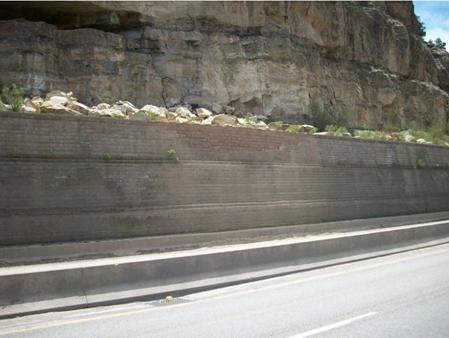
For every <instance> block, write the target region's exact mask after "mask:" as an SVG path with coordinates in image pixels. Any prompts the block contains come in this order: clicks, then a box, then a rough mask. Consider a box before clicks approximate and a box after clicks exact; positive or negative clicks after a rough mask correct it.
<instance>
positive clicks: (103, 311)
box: [63, 304, 148, 318]
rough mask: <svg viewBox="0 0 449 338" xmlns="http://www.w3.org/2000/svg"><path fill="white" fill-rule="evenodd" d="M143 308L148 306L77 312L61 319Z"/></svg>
mask: <svg viewBox="0 0 449 338" xmlns="http://www.w3.org/2000/svg"><path fill="white" fill-rule="evenodd" d="M144 308H148V305H145V304H138V305H133V306H124V307H120V308H113V309H106V310H99V311H91V312H79V313H74V314H70V315H65V316H63V317H64V318H75V317H84V316H90V315H98V314H101V313H109V312H117V311H124V310H126V311H129V310H134V309H144Z"/></svg>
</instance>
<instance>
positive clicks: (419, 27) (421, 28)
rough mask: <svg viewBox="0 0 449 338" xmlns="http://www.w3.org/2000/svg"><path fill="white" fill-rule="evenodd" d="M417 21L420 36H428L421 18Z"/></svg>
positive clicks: (417, 18)
mask: <svg viewBox="0 0 449 338" xmlns="http://www.w3.org/2000/svg"><path fill="white" fill-rule="evenodd" d="M416 20H418V34H419V36H420V37H424V36H425V35H426V26H425V25H424V22H422V21H421V18H420V17H419V16H417V17H416Z"/></svg>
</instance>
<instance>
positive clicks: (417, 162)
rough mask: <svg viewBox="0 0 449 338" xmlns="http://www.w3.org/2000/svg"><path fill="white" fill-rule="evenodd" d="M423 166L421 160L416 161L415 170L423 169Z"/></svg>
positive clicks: (423, 162) (424, 163) (423, 163)
mask: <svg viewBox="0 0 449 338" xmlns="http://www.w3.org/2000/svg"><path fill="white" fill-rule="evenodd" d="M425 166H426V162H425V161H424V160H422V159H417V160H416V165H415V168H417V169H421V168H424V167H425Z"/></svg>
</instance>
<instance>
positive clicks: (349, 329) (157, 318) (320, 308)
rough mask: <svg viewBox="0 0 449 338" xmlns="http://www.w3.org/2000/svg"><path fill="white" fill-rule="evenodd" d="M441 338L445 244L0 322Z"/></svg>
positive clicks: (27, 326)
mask: <svg viewBox="0 0 449 338" xmlns="http://www.w3.org/2000/svg"><path fill="white" fill-rule="evenodd" d="M2 336H7V337H46V338H48V337H128V338H132V337H195V338H198V337H295V338H300V337H395V338H398V337H426V338H427V337H449V245H440V246H436V247H432V248H427V249H422V250H416V251H410V252H407V253H402V254H396V255H392V256H386V257H382V258H376V259H370V260H366V261H361V262H356V263H351V264H345V265H339V266H335V267H331V268H326V269H319V270H314V271H309V272H303V273H297V274H292V275H288V276H284V277H279V278H272V279H268V280H264V281H259V282H254V283H247V284H242V285H238V286H233V287H227V288H222V289H218V290H213V291H207V292H201V293H196V294H191V295H186V296H184V297H181V298H175V299H174V300H173V301H168V302H167V301H154V302H141V303H130V304H123V305H116V306H108V307H96V308H90V309H83V310H76V311H67V312H59V313H50V314H42V315H34V316H27V317H22V318H16V319H8V320H3V321H0V337H2Z"/></svg>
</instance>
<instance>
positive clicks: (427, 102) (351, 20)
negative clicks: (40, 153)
mask: <svg viewBox="0 0 449 338" xmlns="http://www.w3.org/2000/svg"><path fill="white" fill-rule="evenodd" d="M5 6H7V7H8V6H9V7H8V8H7V9H8V10H7V11H6V12H7V14H2V15H1V16H0V18H1V19H3V20H1V21H0V56H1V57H0V82H1V83H13V82H16V83H18V84H20V85H21V86H23V87H24V88H25V89H26V91H27V94H29V95H39V94H42V93H44V92H47V91H49V90H52V89H55V88H58V89H61V90H65V91H73V93H74V95H75V96H76V97H77V98H78V99H79V100H80V101H81V102H83V103H85V104H87V105H95V104H98V103H100V102H111V103H112V102H116V101H117V100H126V101H131V102H133V103H135V104H137V105H138V106H141V105H144V104H147V103H149V102H151V103H152V104H154V105H158V106H165V107H167V108H170V107H173V106H178V105H186V106H190V107H191V108H193V109H195V108H196V107H205V108H208V109H210V110H213V111H214V112H218V113H220V112H225V113H229V112H231V111H232V112H234V113H235V114H236V115H239V113H252V114H258V115H265V116H267V117H269V118H270V119H271V120H279V119H282V120H285V121H287V122H302V123H304V122H312V124H313V122H314V120H316V119H317V118H319V117H320V116H323V115H324V116H333V117H335V116H338V117H339V118H340V119H342V120H344V121H345V124H346V125H347V126H351V127H356V126H359V125H362V124H363V125H367V126H369V127H372V128H382V127H392V126H394V127H407V126H408V124H409V123H410V122H411V121H413V120H420V121H421V122H424V123H431V122H443V121H446V120H447V119H448V116H449V108H448V102H449V96H448V93H447V91H448V90H449V80H448V76H447V74H448V69H449V58H448V57H447V55H435V54H434V53H432V51H431V50H430V49H429V48H428V46H427V45H426V44H425V43H424V42H423V41H422V40H421V38H420V37H419V36H418V35H417V34H418V30H419V25H418V22H417V20H416V17H415V16H414V13H413V4H412V3H411V2H285V1H283V2H212V3H205V2H167V3H164V2H98V3H97V2H90V3H83V5H82V6H80V5H78V4H74V3H70V2H66V3H52V5H51V6H50V5H48V4H45V3H39V2H37V3H28V4H26V5H21V4H20V3H18V4H10V3H9V4H7V5H5ZM56 13H57V15H56Z"/></svg>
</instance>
